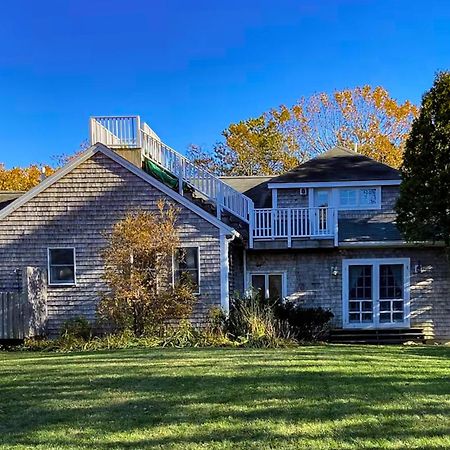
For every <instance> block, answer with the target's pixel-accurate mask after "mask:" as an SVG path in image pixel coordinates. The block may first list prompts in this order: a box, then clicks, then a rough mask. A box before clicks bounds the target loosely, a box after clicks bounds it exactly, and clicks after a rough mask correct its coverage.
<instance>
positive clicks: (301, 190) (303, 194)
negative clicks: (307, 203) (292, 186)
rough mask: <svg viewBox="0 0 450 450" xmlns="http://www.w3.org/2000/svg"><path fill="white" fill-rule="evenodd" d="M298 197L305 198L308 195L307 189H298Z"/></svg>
mask: <svg viewBox="0 0 450 450" xmlns="http://www.w3.org/2000/svg"><path fill="white" fill-rule="evenodd" d="M300 195H301V196H302V197H306V196H307V195H308V189H307V188H300Z"/></svg>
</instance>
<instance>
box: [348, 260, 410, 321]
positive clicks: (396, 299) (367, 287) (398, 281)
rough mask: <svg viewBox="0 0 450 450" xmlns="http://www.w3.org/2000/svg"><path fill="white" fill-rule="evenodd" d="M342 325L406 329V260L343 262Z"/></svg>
mask: <svg viewBox="0 0 450 450" xmlns="http://www.w3.org/2000/svg"><path fill="white" fill-rule="evenodd" d="M343 313H344V317H343V325H344V327H348V328H395V327H399V328H403V327H408V326H409V322H410V320H409V259H407V258H386V259H379V260H378V259H377V260H352V259H347V260H344V262H343Z"/></svg>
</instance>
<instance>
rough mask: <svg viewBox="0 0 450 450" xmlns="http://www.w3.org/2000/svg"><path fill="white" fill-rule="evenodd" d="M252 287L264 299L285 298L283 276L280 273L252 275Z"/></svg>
mask: <svg viewBox="0 0 450 450" xmlns="http://www.w3.org/2000/svg"><path fill="white" fill-rule="evenodd" d="M250 282H251V286H252V288H253V289H254V290H255V291H257V292H258V295H260V296H261V297H262V298H270V299H281V298H282V297H283V275H282V274H279V273H264V274H263V273H258V274H251V279H250Z"/></svg>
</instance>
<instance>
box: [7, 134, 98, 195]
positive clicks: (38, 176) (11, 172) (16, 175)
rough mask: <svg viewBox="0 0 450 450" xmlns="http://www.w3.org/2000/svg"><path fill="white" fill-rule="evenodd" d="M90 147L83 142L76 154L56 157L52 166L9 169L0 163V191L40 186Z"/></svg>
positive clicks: (43, 165)
mask: <svg viewBox="0 0 450 450" xmlns="http://www.w3.org/2000/svg"><path fill="white" fill-rule="evenodd" d="M88 147H89V145H88V142H87V141H83V142H82V143H81V144H80V147H79V149H78V150H77V151H76V152H74V153H71V154H68V153H64V154H62V155H57V156H54V157H53V160H54V163H53V164H52V165H50V164H31V165H29V166H27V167H13V168H11V169H7V168H6V167H5V165H4V164H2V163H0V191H28V190H30V189H31V188H33V187H35V186H36V185H38V184H39V183H40V182H41V180H42V178H43V177H48V176H50V175H52V174H53V173H54V172H55V171H56V170H57V169H59V168H60V167H62V166H64V165H66V164H67V163H69V162H70V161H71V160H72V159H74V158H76V157H77V156H78V155H80V154H81V153H82V152H84V151H85V150H86V149H87V148H88Z"/></svg>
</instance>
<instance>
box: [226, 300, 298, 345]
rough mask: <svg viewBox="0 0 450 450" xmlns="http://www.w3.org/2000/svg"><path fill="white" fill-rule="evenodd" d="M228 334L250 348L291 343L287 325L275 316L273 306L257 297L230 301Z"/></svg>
mask: <svg viewBox="0 0 450 450" xmlns="http://www.w3.org/2000/svg"><path fill="white" fill-rule="evenodd" d="M228 332H229V333H230V335H231V337H232V339H234V340H236V341H237V342H239V343H240V344H241V345H248V346H252V347H278V346H280V345H287V344H288V343H290V342H291V341H292V339H291V337H292V336H291V333H290V327H289V325H288V324H287V323H286V322H283V321H282V320H280V319H279V318H277V317H276V316H275V308H274V304H273V303H270V302H267V301H261V300H260V298H259V296H258V295H250V296H248V297H245V298H235V299H233V300H232V302H231V305H230V316H229V319H228Z"/></svg>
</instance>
